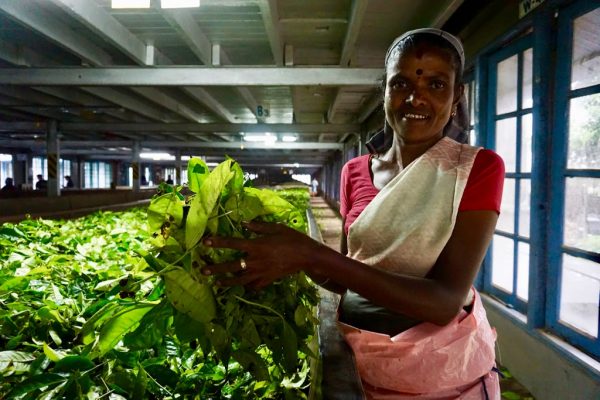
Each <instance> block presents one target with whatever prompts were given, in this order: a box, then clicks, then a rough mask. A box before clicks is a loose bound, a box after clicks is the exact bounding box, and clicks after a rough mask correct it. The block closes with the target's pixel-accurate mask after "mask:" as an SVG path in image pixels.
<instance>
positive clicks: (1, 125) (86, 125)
mask: <svg viewBox="0 0 600 400" xmlns="http://www.w3.org/2000/svg"><path fill="white" fill-rule="evenodd" d="M60 129H61V130H63V131H88V132H89V131H108V132H109V131H115V132H187V131H191V132H221V133H238V132H245V133H260V132H263V133H264V132H272V133H300V134H301V133H322V132H326V133H340V134H344V133H348V132H360V130H361V127H360V125H359V124H193V123H162V124H161V123H97V122H63V123H61V124H60ZM37 130H40V131H44V132H45V130H46V124H45V123H38V122H36V123H32V122H0V131H13V132H17V131H37Z"/></svg>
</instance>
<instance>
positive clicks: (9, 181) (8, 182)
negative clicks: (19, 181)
mask: <svg viewBox="0 0 600 400" xmlns="http://www.w3.org/2000/svg"><path fill="white" fill-rule="evenodd" d="M16 190H17V188H16V186H15V184H14V182H13V178H6V179H5V180H4V186H3V187H2V189H0V191H1V192H3V193H10V192H15V191H16Z"/></svg>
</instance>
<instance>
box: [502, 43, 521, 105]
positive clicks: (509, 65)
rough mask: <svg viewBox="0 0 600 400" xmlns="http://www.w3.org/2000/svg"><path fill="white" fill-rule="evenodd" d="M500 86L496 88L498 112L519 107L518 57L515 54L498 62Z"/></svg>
mask: <svg viewBox="0 0 600 400" xmlns="http://www.w3.org/2000/svg"><path fill="white" fill-rule="evenodd" d="M497 71H498V88H497V89H496V114H504V113H507V112H511V111H515V110H516V109H517V76H518V73H519V68H518V57H517V55H516V54H515V55H514V56H512V57H510V58H507V59H506V60H504V61H502V62H500V63H498V67H497Z"/></svg>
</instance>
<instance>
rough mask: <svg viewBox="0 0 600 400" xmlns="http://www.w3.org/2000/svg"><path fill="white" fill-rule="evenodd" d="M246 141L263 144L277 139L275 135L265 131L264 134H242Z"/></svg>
mask: <svg viewBox="0 0 600 400" xmlns="http://www.w3.org/2000/svg"><path fill="white" fill-rule="evenodd" d="M244 140H245V141H246V142H264V143H265V144H273V143H275V142H276V141H277V136H275V135H273V134H272V133H265V134H264V135H244Z"/></svg>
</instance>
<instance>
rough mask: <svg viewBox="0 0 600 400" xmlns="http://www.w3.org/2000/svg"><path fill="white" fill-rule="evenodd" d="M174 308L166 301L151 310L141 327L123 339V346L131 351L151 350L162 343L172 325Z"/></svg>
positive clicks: (143, 319)
mask: <svg viewBox="0 0 600 400" xmlns="http://www.w3.org/2000/svg"><path fill="white" fill-rule="evenodd" d="M172 316H173V308H172V307H171V305H170V304H169V302H168V301H166V299H165V300H164V301H163V302H161V303H160V304H158V305H157V306H156V307H154V308H153V309H152V310H150V311H149V312H148V313H147V314H146V315H144V317H143V318H142V320H141V321H140V324H139V326H138V327H137V328H136V329H135V330H134V331H133V332H129V333H128V334H127V335H125V337H124V338H123V344H124V345H125V346H127V347H128V348H129V349H130V350H143V349H149V348H152V347H153V346H155V345H156V344H158V343H160V342H161V341H162V339H163V336H164V335H165V332H166V331H167V329H168V327H169V325H170V324H171V317H172Z"/></svg>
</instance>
